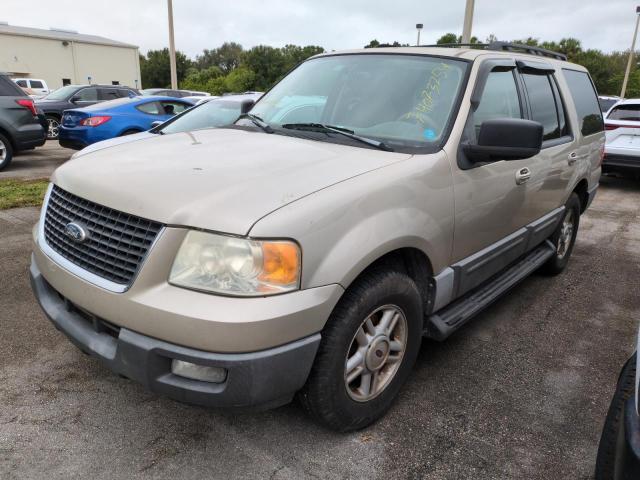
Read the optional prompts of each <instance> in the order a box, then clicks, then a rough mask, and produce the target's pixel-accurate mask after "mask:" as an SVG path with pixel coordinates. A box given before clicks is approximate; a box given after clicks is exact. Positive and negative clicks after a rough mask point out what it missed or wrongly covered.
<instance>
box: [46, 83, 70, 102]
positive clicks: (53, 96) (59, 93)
mask: <svg viewBox="0 0 640 480" xmlns="http://www.w3.org/2000/svg"><path fill="white" fill-rule="evenodd" d="M76 90H78V87H76V86H73V85H67V86H66V87H62V88H59V89H58V90H55V91H53V92H51V93H50V94H49V95H47V96H45V97H44V98H43V99H44V100H66V99H67V98H69V97H70V96H71V95H73V94H74V93H75V92H76Z"/></svg>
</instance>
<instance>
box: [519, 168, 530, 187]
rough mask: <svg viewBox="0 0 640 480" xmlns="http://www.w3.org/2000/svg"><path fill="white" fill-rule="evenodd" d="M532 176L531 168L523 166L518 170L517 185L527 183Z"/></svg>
mask: <svg viewBox="0 0 640 480" xmlns="http://www.w3.org/2000/svg"><path fill="white" fill-rule="evenodd" d="M530 178H531V170H529V167H524V168H521V169H520V170H518V171H517V172H516V185H522V184H523V183H526V182H528V181H529V179H530Z"/></svg>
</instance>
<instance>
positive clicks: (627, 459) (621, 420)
mask: <svg viewBox="0 0 640 480" xmlns="http://www.w3.org/2000/svg"><path fill="white" fill-rule="evenodd" d="M636 357H637V351H636V353H634V354H633V355H632V356H631V358H629V360H627V362H626V363H625V364H624V367H622V371H621V372H620V376H619V377H618V384H617V386H616V391H615V393H614V394H613V399H612V400H611V406H610V407H609V412H608V413H607V418H606V420H605V422H604V427H603V429H602V436H601V437H600V445H599V446H598V457H597V459H596V475H595V479H596V480H637V479H638V478H640V415H639V414H638V412H639V410H638V406H639V405H638V400H639V399H638V388H639V387H640V385H639V377H638V375H637V374H636Z"/></svg>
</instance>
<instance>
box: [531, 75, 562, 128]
mask: <svg viewBox="0 0 640 480" xmlns="http://www.w3.org/2000/svg"><path fill="white" fill-rule="evenodd" d="M522 78H523V79H524V84H525V87H526V88H527V96H528V97H529V105H530V107H531V117H532V118H531V119H532V120H535V121H536V122H540V123H541V124H542V127H543V132H544V133H543V136H542V139H543V140H551V139H553V138H560V137H561V136H562V131H561V129H560V121H559V119H558V112H557V110H556V100H555V97H554V95H553V89H552V87H551V78H550V77H549V76H548V75H531V74H524V75H522Z"/></svg>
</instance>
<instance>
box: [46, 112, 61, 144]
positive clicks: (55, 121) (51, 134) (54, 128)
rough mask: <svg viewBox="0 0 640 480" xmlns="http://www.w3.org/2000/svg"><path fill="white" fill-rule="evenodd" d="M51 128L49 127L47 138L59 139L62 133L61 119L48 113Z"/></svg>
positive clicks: (47, 117)
mask: <svg viewBox="0 0 640 480" xmlns="http://www.w3.org/2000/svg"><path fill="white" fill-rule="evenodd" d="M45 118H46V119H47V123H48V124H49V128H48V129H47V140H57V139H58V136H59V135H60V119H59V118H58V117H56V116H55V115H46V116H45Z"/></svg>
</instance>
